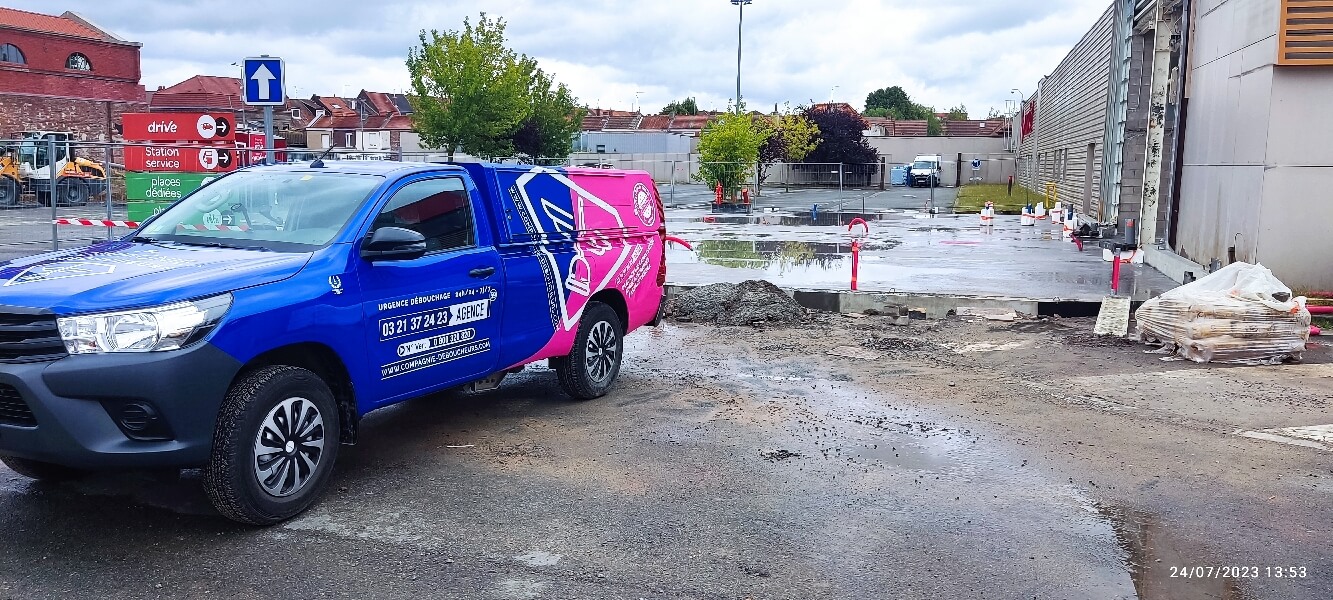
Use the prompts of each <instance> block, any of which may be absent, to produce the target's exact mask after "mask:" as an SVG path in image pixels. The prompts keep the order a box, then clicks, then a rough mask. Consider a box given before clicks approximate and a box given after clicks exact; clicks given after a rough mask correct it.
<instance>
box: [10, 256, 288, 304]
mask: <svg viewBox="0 0 1333 600" xmlns="http://www.w3.org/2000/svg"><path fill="white" fill-rule="evenodd" d="M310 256H311V255H310V254H305V253H280V252H266V251H261V250H240V249H232V248H209V247H201V246H186V245H180V244H144V243H138V242H122V241H115V242H105V243H101V244H96V245H93V246H88V247H85V248H79V249H77V250H65V251H60V252H51V253H47V254H39V255H37V256H29V257H24V258H20V259H16V260H12V261H8V262H5V263H0V305H8V306H22V307H29V308H35V309H50V310H51V311H52V312H54V313H56V314H75V313H85V312H103V311H110V310H120V309H127V308H139V307H145V306H156V305H161V304H169V303H171V302H178V301H181V300H187V299H190V298H200V297H204V296H211V295H214V294H221V293H223V292H228V291H232V290H236V289H240V288H245V287H251V286H256V285H262V284H265V283H272V282H275V281H281V280H283V279H286V278H288V277H291V276H292V275H295V274H296V273H297V272H299V271H300V270H301V268H302V267H303V266H305V264H306V262H308V261H309V260H310Z"/></svg>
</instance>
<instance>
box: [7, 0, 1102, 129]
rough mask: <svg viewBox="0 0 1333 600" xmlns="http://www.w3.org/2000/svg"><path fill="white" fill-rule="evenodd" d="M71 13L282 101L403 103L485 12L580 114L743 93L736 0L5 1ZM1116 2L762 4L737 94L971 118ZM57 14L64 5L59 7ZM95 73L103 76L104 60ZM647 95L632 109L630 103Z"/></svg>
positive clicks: (156, 67)
mask: <svg viewBox="0 0 1333 600" xmlns="http://www.w3.org/2000/svg"><path fill="white" fill-rule="evenodd" d="M6 4H8V5H10V6H13V7H15V8H19V9H23V10H31V11H35V12H52V11H59V10H64V9H68V10H73V11H76V12H79V13H81V14H83V15H84V16H85V17H87V18H89V19H90V20H92V21H93V22H95V23H97V24H99V25H101V26H102V27H105V28H107V29H109V30H111V31H112V32H113V33H116V34H117V35H119V36H121V37H123V38H126V39H129V40H132V41H137V42H141V43H143V83H144V85H147V86H149V88H150V89H153V88H156V87H157V86H159V85H163V86H166V85H171V84H173V83H177V82H179V81H181V80H183V79H186V78H188V77H190V76H192V75H196V74H204V75H230V76H238V71H239V68H238V67H233V66H231V63H233V62H237V61H238V60H239V59H241V58H243V57H245V56H254V55H259V54H269V55H273V56H281V57H283V58H284V59H285V60H286V64H287V70H288V74H287V84H288V94H289V95H292V96H300V97H309V96H310V95H311V94H324V95H327V94H344V93H345V94H348V95H352V94H355V93H356V92H358V91H359V90H361V89H363V88H364V89H369V90H372V91H385V92H392V91H402V90H403V89H405V88H406V87H407V68H406V67H405V66H404V58H405V57H406V55H407V50H408V48H409V47H411V46H413V45H414V44H416V43H417V35H418V32H419V31H420V30H421V29H422V28H426V29H432V28H433V29H440V30H446V29H457V28H460V27H461V25H462V22H463V18H464V17H467V16H471V17H473V18H474V20H475V16H476V15H477V13H478V12H480V11H482V10H486V11H487V12H488V13H489V14H491V15H493V16H498V17H502V18H504V19H505V20H506V21H507V22H508V24H509V29H508V37H509V45H510V47H512V48H514V49H515V50H517V51H518V52H521V53H526V54H528V55H530V56H533V57H535V58H537V59H538V61H539V63H540V65H541V66H542V67H543V68H544V69H546V70H547V71H550V72H554V73H555V74H556V77H557V79H558V80H559V81H562V82H564V83H566V84H567V85H569V86H570V88H571V89H572V90H573V91H574V93H575V94H576V95H577V96H578V97H579V100H580V102H581V103H586V104H588V105H589V106H593V107H597V106H600V107H603V108H616V109H624V110H628V109H631V108H635V107H636V106H637V107H639V108H641V109H642V110H644V111H645V112H656V111H657V110H659V109H661V107H662V106H663V105H664V104H666V103H668V102H670V101H671V100H674V99H678V98H684V97H687V96H694V97H696V98H698V100H699V105H700V107H701V108H715V109H722V108H724V107H725V106H726V104H727V102H728V100H729V99H730V98H732V97H733V96H735V88H736V24H737V8H736V6H734V5H732V4H730V3H729V2H728V0H673V1H667V0H657V1H647V0H640V1H634V0H619V1H613V0H581V1H577V2H575V1H567V0H543V1H539V0H510V1H507V2H503V3H499V2H482V1H477V0H450V1H448V2H440V1H406V0H370V1H366V0H358V1H355V2H352V1H348V0H323V1H321V2H313V3H312V2H283V1H281V0H266V1H262V2H259V1H253V0H231V1H227V2H220V1H218V0H208V1H200V0H62V1H61V2H58V3H54V4H53V3H51V2H50V1H49V0H10V1H8V2H6ZM1109 5H1110V2H1109V0H911V1H907V0H879V1H876V0H847V1H832V0H831V1H823V2H816V1H811V0H754V3H753V4H751V5H749V6H746V7H745V9H744V11H745V16H744V18H745V27H744V58H743V62H742V66H741V76H742V95H743V96H744V98H745V101H746V103H747V105H748V106H749V107H750V108H752V109H760V110H771V109H772V107H773V105H774V104H775V103H779V104H781V103H786V102H790V103H791V104H792V106H797V105H800V104H808V103H810V102H811V101H815V102H824V101H827V100H829V99H830V98H832V99H833V100H836V101H840V102H849V103H851V104H852V105H854V106H856V107H857V108H858V109H860V108H863V105H864V103H865V97H866V94H868V93H869V92H871V91H872V90H874V89H877V88H881V87H886V86H891V85H901V86H903V88H904V89H906V90H907V92H908V93H909V94H911V96H912V98H913V99H914V100H916V101H918V102H921V103H923V104H927V105H934V106H936V107H937V108H938V109H940V110H944V109H946V108H947V107H949V106H952V105H955V104H958V103H963V104H966V105H967V107H968V109H969V110H970V112H971V113H972V114H971V116H972V117H973V118H979V117H984V116H985V115H986V112H987V109H988V108H990V107H995V108H997V109H1000V108H1003V107H1004V103H1005V100H1006V99H1011V98H1013V95H1011V94H1010V93H1009V90H1010V89H1012V88H1019V89H1021V90H1023V92H1024V93H1025V94H1031V93H1032V91H1033V89H1034V88H1035V86H1036V82H1037V80H1038V79H1039V78H1040V77H1041V76H1042V75H1044V74H1047V73H1049V72H1050V71H1051V70H1052V69H1053V68H1054V67H1055V66H1056V65H1057V64H1058V63H1059V62H1060V60H1061V59H1062V58H1063V57H1064V56H1065V54H1066V53H1067V52H1068V51H1069V49H1070V48H1071V47H1072V46H1073V45H1074V43H1076V42H1077V41H1078V40H1079V38H1081V37H1082V36H1083V34H1084V33H1085V32H1086V31H1087V30H1088V28H1089V27H1091V26H1092V24H1093V23H1094V22H1095V21H1096V20H1097V18H1098V17H1099V16H1101V14H1102V13H1103V12H1104V11H1105V10H1106V8H1107V7H1108V6H1109ZM57 7H59V8H57ZM94 67H96V65H94ZM636 94H637V105H636Z"/></svg>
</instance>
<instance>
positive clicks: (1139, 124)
mask: <svg viewBox="0 0 1333 600" xmlns="http://www.w3.org/2000/svg"><path fill="white" fill-rule="evenodd" d="M1152 44H1153V38H1152V34H1151V32H1150V33H1149V34H1148V35H1135V36H1134V37H1133V38H1132V40H1131V41H1130V53H1129V90H1128V91H1127V95H1126V99H1127V103H1128V107H1127V110H1126V111H1125V146H1124V153H1123V156H1122V157H1121V160H1122V162H1123V165H1124V166H1123V167H1122V168H1121V173H1120V216H1121V219H1120V221H1121V222H1124V220H1125V218H1134V219H1138V218H1139V213H1140V212H1141V211H1142V210H1143V170H1144V166H1145V163H1146V162H1147V158H1148V104H1149V99H1150V96H1151V95H1152V89H1151V88H1152ZM1165 227H1166V226H1165V224H1163V225H1162V226H1161V227H1160V228H1159V229H1158V231H1163V232H1164V231H1166V229H1165Z"/></svg>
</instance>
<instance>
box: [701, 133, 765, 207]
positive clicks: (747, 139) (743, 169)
mask: <svg viewBox="0 0 1333 600" xmlns="http://www.w3.org/2000/svg"><path fill="white" fill-rule="evenodd" d="M768 136H769V128H768V125H767V123H766V122H765V121H760V120H756V119H753V118H751V116H750V115H747V114H739V113H733V112H726V113H723V114H721V115H718V116H717V117H715V118H714V119H713V120H711V121H709V122H708V124H707V125H705V126H704V130H703V132H701V133H700V134H699V161H700V165H699V172H698V173H696V174H695V175H694V179H695V180H696V181H702V182H704V183H705V184H707V185H709V186H710V187H711V186H714V185H717V184H718V183H721V184H722V191H723V192H724V193H725V194H727V197H728V198H730V199H731V201H733V202H734V201H735V200H736V195H737V193H739V192H740V189H741V186H742V185H744V184H745V182H746V181H748V180H749V179H750V177H751V175H752V174H753V173H754V168H755V165H756V163H757V162H758V160H759V147H760V146H763V145H764V142H765V141H766V140H768Z"/></svg>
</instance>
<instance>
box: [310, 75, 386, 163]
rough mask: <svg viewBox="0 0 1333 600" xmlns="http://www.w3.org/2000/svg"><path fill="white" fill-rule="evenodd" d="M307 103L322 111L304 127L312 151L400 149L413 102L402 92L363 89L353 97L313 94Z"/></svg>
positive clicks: (374, 151) (377, 151) (370, 151)
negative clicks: (390, 92)
mask: <svg viewBox="0 0 1333 600" xmlns="http://www.w3.org/2000/svg"><path fill="white" fill-rule="evenodd" d="M310 102H312V103H314V104H316V105H318V106H319V107H320V108H318V109H314V110H315V111H317V112H318V111H323V112H322V114H318V116H317V117H316V118H315V119H314V120H312V121H311V122H310V123H309V125H307V127H306V147H307V148H310V149H311V150H323V149H326V148H330V147H332V148H335V149H346V150H358V151H361V152H367V153H383V154H387V153H389V152H401V151H402V148H403V139H402V138H403V134H406V133H410V132H411V131H412V112H413V111H412V105H411V104H410V103H409V102H408V101H407V97H406V96H404V95H403V94H389V93H384V92H370V91H366V90H362V91H361V93H360V94H358V95H357V97H355V98H339V97H336V96H313V97H311V99H310ZM312 108H313V107H312Z"/></svg>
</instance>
